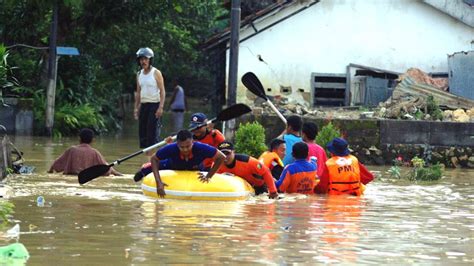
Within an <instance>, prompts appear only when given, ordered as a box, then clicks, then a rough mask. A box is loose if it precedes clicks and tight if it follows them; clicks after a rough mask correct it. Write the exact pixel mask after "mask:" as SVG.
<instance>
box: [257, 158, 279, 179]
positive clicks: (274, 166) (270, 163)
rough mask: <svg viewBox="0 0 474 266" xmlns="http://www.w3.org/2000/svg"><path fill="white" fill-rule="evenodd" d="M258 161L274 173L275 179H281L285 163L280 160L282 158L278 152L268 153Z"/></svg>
mask: <svg viewBox="0 0 474 266" xmlns="http://www.w3.org/2000/svg"><path fill="white" fill-rule="evenodd" d="M258 160H259V161H260V162H261V163H263V165H265V166H266V167H268V169H270V171H271V172H272V176H273V178H275V179H276V180H278V178H280V175H281V172H282V171H283V167H284V165H283V161H282V160H281V159H280V156H278V154H277V153H276V152H272V151H266V152H264V153H262V155H260V157H259V158H258Z"/></svg>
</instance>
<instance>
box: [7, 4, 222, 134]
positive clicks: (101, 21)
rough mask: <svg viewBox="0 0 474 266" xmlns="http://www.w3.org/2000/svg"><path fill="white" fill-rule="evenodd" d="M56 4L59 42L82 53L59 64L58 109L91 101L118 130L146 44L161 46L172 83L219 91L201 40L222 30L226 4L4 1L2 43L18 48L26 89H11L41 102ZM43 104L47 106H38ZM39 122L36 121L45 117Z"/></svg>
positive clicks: (158, 55)
mask: <svg viewBox="0 0 474 266" xmlns="http://www.w3.org/2000/svg"><path fill="white" fill-rule="evenodd" d="M54 3H57V5H58V11H59V12H58V13H59V18H58V37H57V43H58V46H74V47H77V48H78V49H79V51H80V53H81V56H79V57H74V58H67V57H66V58H61V59H60V61H59V64H58V82H59V83H60V84H62V85H61V86H58V88H59V89H58V91H57V95H56V97H57V98H56V109H57V110H60V109H61V108H62V107H63V106H66V105H67V104H69V106H79V105H83V104H85V103H89V104H90V106H92V108H94V109H95V111H96V113H98V114H99V115H100V116H102V117H103V118H104V119H105V120H106V122H105V127H107V128H112V129H113V128H114V127H115V126H114V125H117V124H118V123H117V114H116V110H115V108H114V106H116V104H115V103H117V101H118V98H119V97H120V96H121V94H123V93H131V92H133V91H134V89H135V75H136V71H137V70H138V66H137V64H136V60H135V52H136V51H137V50H138V48H139V47H144V46H148V47H151V48H152V49H153V50H154V51H155V58H154V65H155V66H156V67H158V68H159V69H160V70H161V71H162V73H163V74H164V77H165V82H167V83H169V82H171V80H172V79H173V78H177V77H179V78H180V79H181V80H184V84H183V85H185V86H186V88H187V90H188V92H189V93H190V94H193V93H194V94H195V95H196V96H197V95H205V94H208V93H206V91H208V90H211V89H212V82H211V78H210V74H209V72H208V70H207V69H206V68H205V64H203V62H204V61H205V55H204V54H203V53H201V52H200V50H199V44H200V43H201V42H202V41H203V40H205V39H206V38H207V37H209V36H210V34H212V33H213V32H214V29H215V28H216V27H219V25H218V22H216V17H217V16H220V15H222V14H224V13H225V10H223V8H222V7H221V5H220V4H219V3H218V1H215V0H213V1H193V0H174V1H168V0H156V1H145V0H133V1H130V0H114V1H112V0H108V1H98V0H90V1H81V0H44V1H42V0H41V1H40V0H29V1H27V0H20V1H14V0H4V1H2V9H0V42H3V43H5V44H6V45H7V46H11V47H12V48H11V55H12V56H11V60H12V63H13V64H14V65H17V66H19V68H18V69H17V70H15V76H17V77H18V79H19V80H20V81H21V86H22V88H21V89H20V90H15V91H10V92H11V93H13V94H16V95H18V96H19V97H34V98H38V99H39V98H41V97H42V96H41V94H45V93H46V92H45V85H46V84H45V76H46V73H47V69H46V64H45V62H47V58H48V53H47V51H48V50H47V49H44V48H46V47H47V46H48V43H49V35H50V24H51V20H52V8H53V4H54ZM18 44H26V45H28V46H29V47H34V48H35V49H29V48H26V47H25V46H18ZM168 85H169V84H168ZM168 87H169V86H168ZM35 108H44V107H43V106H41V105H40V104H35ZM34 111H35V114H36V113H42V112H44V110H40V109H35V110H34ZM35 117H37V118H39V117H38V116H36V115H35ZM39 119H40V120H38V121H36V123H35V124H38V123H39V124H42V123H43V122H44V121H43V120H44V118H39ZM64 133H66V132H64Z"/></svg>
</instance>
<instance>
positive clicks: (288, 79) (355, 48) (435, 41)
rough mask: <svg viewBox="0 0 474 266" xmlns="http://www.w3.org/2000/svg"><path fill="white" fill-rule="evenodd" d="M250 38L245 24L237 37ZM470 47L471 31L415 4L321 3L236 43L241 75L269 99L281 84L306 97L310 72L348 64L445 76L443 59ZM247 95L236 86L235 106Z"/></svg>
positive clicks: (376, 0)
mask: <svg viewBox="0 0 474 266" xmlns="http://www.w3.org/2000/svg"><path fill="white" fill-rule="evenodd" d="M301 2H302V3H303V4H296V5H293V6H291V7H288V8H286V9H284V10H282V11H280V12H278V13H275V14H273V15H271V16H269V17H266V18H261V19H260V20H259V21H255V22H254V25H255V27H256V29H257V30H258V31H260V29H262V28H264V27H265V26H267V25H270V24H271V23H273V22H274V21H276V20H278V19H280V18H282V17H285V16H287V15H288V14H291V13H292V12H294V11H295V10H298V9H300V8H301V7H302V5H304V1H301ZM251 34H255V30H254V29H253V28H252V27H250V26H248V27H246V28H244V29H242V30H241V33H240V38H241V40H242V39H244V38H245V37H247V36H249V35H251ZM473 42H474V28H472V27H470V26H468V25H466V24H464V23H462V22H460V21H458V20H456V19H454V18H452V17H450V16H448V15H446V14H444V13H442V12H441V11H439V10H437V9H435V8H433V7H432V6H430V5H428V4H426V3H423V2H421V1H417V0H322V1H321V2H319V3H317V4H314V5H312V6H310V7H309V8H307V9H305V10H303V11H301V12H300V13H298V14H296V15H294V16H292V17H290V18H288V19H286V20H284V21H283V22H280V23H278V24H276V25H274V26H273V27H271V28H269V29H267V30H264V31H261V32H259V33H257V34H256V35H254V36H253V37H251V38H249V39H247V40H245V41H243V42H241V44H240V49H239V77H240V76H242V75H243V74H244V73H245V72H247V71H252V72H254V73H255V74H256V75H257V76H258V77H259V78H260V80H261V81H262V83H263V84H264V86H265V87H266V88H271V92H270V91H268V92H267V93H268V94H269V95H274V94H280V87H281V86H284V87H291V88H292V91H293V92H295V91H297V90H298V89H302V90H304V92H305V93H304V95H305V97H306V99H308V98H309V93H310V91H311V88H310V77H311V73H312V72H319V73H345V72H346V66H347V65H348V64H349V63H355V64H360V65H366V66H371V67H376V68H380V69H386V70H392V71H397V72H404V71H405V70H407V69H408V68H410V67H416V68H420V69H421V70H423V71H425V72H447V70H448V64H447V54H453V53H455V52H458V51H467V50H472V49H473V48H472V43H473ZM258 55H260V56H261V58H262V59H263V60H264V62H261V61H259V59H258ZM228 58H229V54H228V51H227V59H228ZM228 61H229V60H227V62H228ZM227 68H228V65H227ZM246 95H249V93H248V92H247V91H246V89H245V87H243V85H242V84H241V83H240V81H239V85H238V90H237V97H238V98H237V99H238V101H239V102H248V99H247V97H245V96H246Z"/></svg>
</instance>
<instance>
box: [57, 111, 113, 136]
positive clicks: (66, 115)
mask: <svg viewBox="0 0 474 266" xmlns="http://www.w3.org/2000/svg"><path fill="white" fill-rule="evenodd" d="M84 127H88V128H91V129H94V130H95V131H101V130H102V129H105V123H104V119H103V117H102V116H101V115H100V114H99V112H98V110H96V109H95V108H94V107H93V106H92V105H90V104H84V105H72V104H69V103H67V104H64V105H62V106H60V107H59V109H57V110H56V112H55V114H54V135H55V136H56V137H61V136H62V135H63V134H67V135H75V134H77V132H79V130H80V129H81V128H84Z"/></svg>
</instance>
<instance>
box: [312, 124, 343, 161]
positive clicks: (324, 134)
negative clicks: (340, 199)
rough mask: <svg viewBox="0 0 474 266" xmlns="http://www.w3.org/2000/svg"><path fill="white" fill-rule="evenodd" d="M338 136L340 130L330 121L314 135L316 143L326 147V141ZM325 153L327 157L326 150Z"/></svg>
mask: <svg viewBox="0 0 474 266" xmlns="http://www.w3.org/2000/svg"><path fill="white" fill-rule="evenodd" d="M338 137H341V131H340V130H339V129H338V128H337V127H336V126H334V125H333V123H332V122H329V123H328V124H327V125H325V126H324V127H323V128H321V130H320V131H319V133H318V135H317V136H316V143H317V144H319V145H320V146H321V147H323V148H324V149H326V146H327V145H328V143H329V142H330V141H331V140H333V139H334V138H338ZM326 154H327V156H328V157H329V152H328V151H326Z"/></svg>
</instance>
